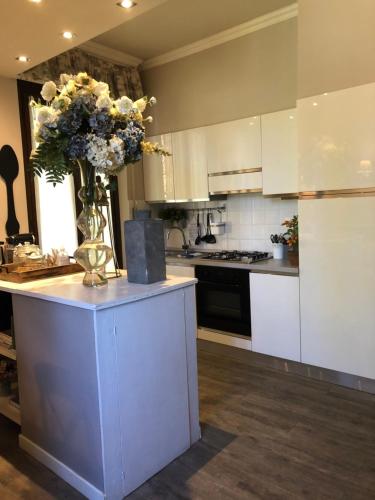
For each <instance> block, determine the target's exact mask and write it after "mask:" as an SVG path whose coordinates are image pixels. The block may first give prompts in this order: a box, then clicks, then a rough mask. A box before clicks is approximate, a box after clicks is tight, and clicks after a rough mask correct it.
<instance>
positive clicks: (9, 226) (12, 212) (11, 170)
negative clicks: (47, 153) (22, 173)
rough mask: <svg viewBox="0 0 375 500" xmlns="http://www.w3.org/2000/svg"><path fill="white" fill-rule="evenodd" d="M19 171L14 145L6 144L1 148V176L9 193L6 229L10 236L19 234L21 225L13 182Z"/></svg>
mask: <svg viewBox="0 0 375 500" xmlns="http://www.w3.org/2000/svg"><path fill="white" fill-rule="evenodd" d="M18 173H19V166H18V160H17V156H16V153H15V152H14V150H13V148H12V146H9V145H5V146H3V147H2V148H1V150H0V178H1V179H2V180H3V181H4V182H5V186H6V193H7V208H8V217H7V221H6V224H5V231H6V234H7V235H8V236H11V235H13V234H18V233H19V231H20V225H19V222H18V220H17V216H16V209H15V206H14V194H13V183H14V181H15V179H16V178H17V176H18Z"/></svg>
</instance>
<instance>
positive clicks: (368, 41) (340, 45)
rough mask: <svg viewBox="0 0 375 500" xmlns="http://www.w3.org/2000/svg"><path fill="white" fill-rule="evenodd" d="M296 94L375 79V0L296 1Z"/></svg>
mask: <svg viewBox="0 0 375 500" xmlns="http://www.w3.org/2000/svg"><path fill="white" fill-rule="evenodd" d="M298 13H299V14H298V97H307V96H312V95H316V94H320V93H323V92H329V91H332V90H338V89H342V88H348V87H353V86H355V85H361V84H364V83H369V82H372V81H375V0H299V2H298Z"/></svg>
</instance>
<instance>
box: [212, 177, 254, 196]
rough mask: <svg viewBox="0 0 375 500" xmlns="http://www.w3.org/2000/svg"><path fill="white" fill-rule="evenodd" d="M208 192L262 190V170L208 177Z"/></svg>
mask: <svg viewBox="0 0 375 500" xmlns="http://www.w3.org/2000/svg"><path fill="white" fill-rule="evenodd" d="M208 186H209V191H210V194H219V193H246V192H261V191H262V172H251V173H244V174H231V175H215V176H211V177H209V178H208Z"/></svg>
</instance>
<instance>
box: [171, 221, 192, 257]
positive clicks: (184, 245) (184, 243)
mask: <svg viewBox="0 0 375 500" xmlns="http://www.w3.org/2000/svg"><path fill="white" fill-rule="evenodd" d="M174 229H176V230H177V231H180V233H181V234H182V240H183V245H182V249H183V250H185V254H187V253H188V249H189V245H188V243H187V241H186V237H185V233H184V231H183V230H182V229H181V228H180V227H178V226H173V227H171V228H170V230H169V231H168V233H167V240H169V237H170V235H171V232H172V231H173V230H174Z"/></svg>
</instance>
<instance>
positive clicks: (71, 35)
mask: <svg viewBox="0 0 375 500" xmlns="http://www.w3.org/2000/svg"><path fill="white" fill-rule="evenodd" d="M75 36H76V35H75V34H74V33H72V32H71V31H63V33H62V37H63V38H66V39H67V40H71V39H72V38H74V37H75Z"/></svg>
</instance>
